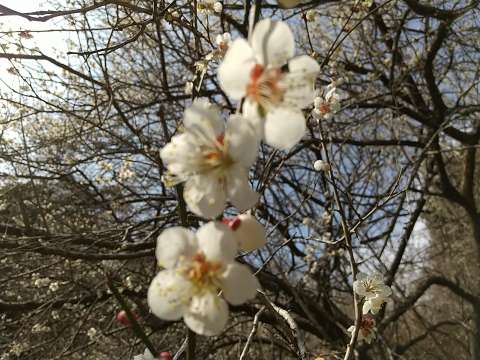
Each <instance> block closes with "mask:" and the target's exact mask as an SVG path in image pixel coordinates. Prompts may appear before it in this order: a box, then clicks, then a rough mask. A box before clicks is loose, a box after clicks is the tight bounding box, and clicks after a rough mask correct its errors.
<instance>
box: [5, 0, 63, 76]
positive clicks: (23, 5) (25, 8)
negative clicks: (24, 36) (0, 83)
mask: <svg viewBox="0 0 480 360" xmlns="http://www.w3.org/2000/svg"><path fill="white" fill-rule="evenodd" d="M42 4H44V0H0V5H3V6H6V7H8V8H10V9H12V10H16V11H20V12H32V11H38V10H46V9H50V8H51V7H50V6H47V5H45V6H42ZM59 21H61V20H60V19H54V20H51V21H48V22H45V23H44V22H36V21H28V20H27V19H23V18H21V17H19V16H0V32H4V31H10V30H15V31H17V30H18V31H22V30H32V31H44V30H49V29H52V28H58V23H59ZM31 34H32V35H33V38H32V39H30V40H23V42H24V44H25V45H26V46H27V47H29V48H34V47H38V48H40V49H41V51H42V52H43V53H45V54H47V55H54V49H57V50H61V49H62V48H63V49H65V48H66V47H65V45H64V44H65V35H64V34H62V33H59V32H54V33H47V32H42V33H35V32H33V33H31ZM5 42H7V41H6V39H5V35H4V34H0V44H2V43H5ZM8 51H9V52H16V51H15V49H13V48H12V49H9V50H8ZM55 57H57V56H56V55H55ZM62 57H63V56H62ZM10 66H11V65H10V63H9V61H7V60H5V59H0V76H1V77H2V78H3V77H4V76H5V75H6V70H7V69H8V68H9V67H10ZM7 76H8V75H7Z"/></svg>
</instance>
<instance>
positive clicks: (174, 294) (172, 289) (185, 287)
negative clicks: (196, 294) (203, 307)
mask: <svg viewBox="0 0 480 360" xmlns="http://www.w3.org/2000/svg"><path fill="white" fill-rule="evenodd" d="M192 292H193V286H192V284H191V283H190V281H188V280H187V279H185V278H184V277H183V276H182V275H180V274H179V273H178V272H177V271H175V270H163V271H160V272H159V273H158V274H157V276H155V277H154V278H153V280H152V282H151V284H150V287H149V288H148V293H147V302H148V306H149V307H150V309H151V310H152V312H153V313H154V314H155V315H156V316H158V317H159V318H161V319H164V320H178V319H180V318H181V317H182V315H183V313H184V311H185V309H186V308H187V307H188V305H189V303H190V299H191V297H192Z"/></svg>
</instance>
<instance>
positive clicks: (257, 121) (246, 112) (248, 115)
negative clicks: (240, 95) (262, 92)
mask: <svg viewBox="0 0 480 360" xmlns="http://www.w3.org/2000/svg"><path fill="white" fill-rule="evenodd" d="M242 111H243V114H242V115H243V118H244V119H245V120H246V121H249V122H250V124H252V126H253V128H254V129H255V132H256V134H257V137H259V138H260V139H263V137H264V133H265V131H264V127H265V120H264V119H263V118H262V117H261V116H260V112H259V108H258V104H257V103H256V102H253V101H251V100H250V99H249V98H246V99H245V101H244V102H243V106H242Z"/></svg>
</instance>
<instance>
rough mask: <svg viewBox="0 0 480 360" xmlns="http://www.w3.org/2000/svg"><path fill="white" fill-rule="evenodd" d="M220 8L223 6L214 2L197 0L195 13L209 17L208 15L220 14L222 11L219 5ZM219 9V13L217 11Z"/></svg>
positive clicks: (212, 0)
mask: <svg viewBox="0 0 480 360" xmlns="http://www.w3.org/2000/svg"><path fill="white" fill-rule="evenodd" d="M218 4H220V6H221V7H222V9H223V5H222V3H220V2H218V1H216V0H198V1H197V11H198V12H200V13H202V14H205V15H209V14H212V13H214V12H217V13H219V12H222V9H220V7H219V5H218ZM219 9H220V11H218V10H219Z"/></svg>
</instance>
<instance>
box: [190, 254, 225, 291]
mask: <svg viewBox="0 0 480 360" xmlns="http://www.w3.org/2000/svg"><path fill="white" fill-rule="evenodd" d="M221 269H222V264H221V263H219V262H216V261H208V260H207V259H206V258H205V254H203V253H202V252H197V253H196V254H195V255H193V256H192V258H191V262H190V263H189V265H188V266H187V267H186V268H185V269H184V270H183V273H184V275H185V276H186V277H187V278H188V280H190V281H191V282H192V283H193V284H194V285H195V287H197V288H198V289H204V288H214V289H216V288H218V284H219V280H218V278H219V275H220V271H221Z"/></svg>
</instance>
